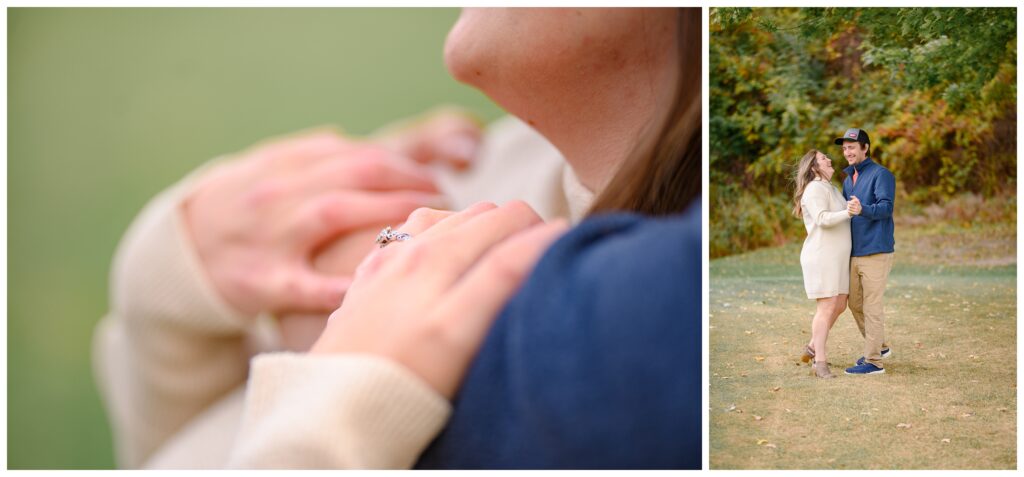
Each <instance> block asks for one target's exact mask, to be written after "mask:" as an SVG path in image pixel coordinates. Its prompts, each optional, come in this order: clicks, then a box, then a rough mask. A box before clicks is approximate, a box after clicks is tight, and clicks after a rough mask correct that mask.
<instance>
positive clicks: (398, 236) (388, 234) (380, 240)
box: [374, 225, 412, 248]
mask: <svg viewBox="0 0 1024 477" xmlns="http://www.w3.org/2000/svg"><path fill="white" fill-rule="evenodd" d="M411 238H412V235H409V234H407V233H405V232H393V231H391V226H390V225H389V226H387V227H384V230H381V231H380V233H379V234H377V240H375V241H374V243H376V244H380V248H384V247H387V246H388V244H390V243H391V242H404V241H406V240H409V239H411Z"/></svg>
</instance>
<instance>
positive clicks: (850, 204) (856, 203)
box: [846, 195, 863, 217]
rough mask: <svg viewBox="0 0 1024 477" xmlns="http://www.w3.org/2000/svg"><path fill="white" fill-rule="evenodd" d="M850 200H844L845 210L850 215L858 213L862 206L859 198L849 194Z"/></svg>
mask: <svg viewBox="0 0 1024 477" xmlns="http://www.w3.org/2000/svg"><path fill="white" fill-rule="evenodd" d="M850 197H851V200H849V201H847V202H846V212H847V213H849V214H850V217H853V216H855V215H860V213H861V211H862V210H863V207H862V206H861V203H860V199H858V198H857V196H855V195H854V196H850Z"/></svg>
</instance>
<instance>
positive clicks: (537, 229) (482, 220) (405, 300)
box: [310, 202, 568, 398]
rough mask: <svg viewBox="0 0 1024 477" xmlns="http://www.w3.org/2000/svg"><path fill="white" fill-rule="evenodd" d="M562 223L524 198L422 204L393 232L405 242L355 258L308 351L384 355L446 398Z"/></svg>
mask: <svg viewBox="0 0 1024 477" xmlns="http://www.w3.org/2000/svg"><path fill="white" fill-rule="evenodd" d="M567 228H568V226H567V224H566V223H565V222H564V221H562V220H559V221H554V222H550V223H546V224H545V223H543V222H542V221H541V219H540V217H538V216H537V214H536V213H535V212H534V211H533V210H532V209H531V208H530V207H529V206H527V205H526V204H524V203H522V202H510V203H508V204H506V205H504V206H501V207H496V206H495V205H494V204H489V203H480V204H476V205H474V206H472V207H470V208H468V209H466V210H464V211H462V212H458V213H455V212H444V211H438V210H432V209H419V210H417V211H416V212H414V213H413V214H412V215H411V216H410V217H409V220H408V222H406V223H405V224H404V225H402V226H401V227H400V229H399V230H400V231H402V232H405V233H409V234H411V235H412V237H413V238H412V240H408V241H404V242H396V243H393V244H390V245H388V246H387V247H386V248H382V249H378V250H376V251H374V252H372V253H371V254H370V255H368V256H367V257H366V258H365V259H364V260H363V262H362V263H361V264H360V265H359V267H358V269H357V270H356V274H355V280H354V282H353V284H352V286H351V288H350V289H349V291H348V293H347V295H346V297H345V301H344V303H343V304H342V306H341V307H340V308H339V309H338V310H337V311H335V312H334V313H333V314H332V315H331V318H330V319H329V320H328V322H327V327H326V328H325V330H324V332H323V334H321V336H320V338H319V339H318V340H317V342H316V343H315V344H314V345H313V347H312V349H311V350H310V353H311V354H334V353H358V354H372V355H376V356H381V357H384V358H387V359H390V360H392V361H394V362H396V363H398V364H400V365H402V366H404V367H405V368H407V369H409V370H410V371H412V372H413V373H414V374H416V375H417V376H419V377H420V378H422V379H423V380H424V381H425V382H426V383H427V384H428V385H430V386H431V387H432V388H433V389H435V390H436V391H438V392H439V393H440V394H442V395H444V396H445V397H447V398H451V397H453V396H454V394H455V391H456V390H457V389H458V386H459V384H460V382H461V381H462V378H463V375H464V374H465V372H466V370H467V368H468V366H469V363H470V361H471V360H472V358H473V356H475V354H476V352H477V350H478V349H479V347H480V344H481V343H482V341H483V339H484V337H485V336H486V333H487V330H488V329H489V328H490V326H491V323H492V322H493V320H494V319H495V318H496V317H497V315H498V313H499V311H500V310H501V308H502V306H504V304H505V302H506V301H507V300H508V299H509V297H510V296H511V295H512V294H513V293H514V292H515V291H516V290H517V289H518V288H519V285H520V284H521V283H522V281H523V280H524V279H525V277H526V276H527V274H528V273H529V272H530V271H531V270H532V269H533V266H534V264H535V263H536V261H537V260H538V259H539V258H540V256H541V254H542V253H543V252H544V250H546V249H547V248H548V246H549V245H550V244H551V242H552V241H554V240H555V239H556V238H557V237H558V236H559V235H561V234H562V233H564V232H565V230H566V229H567Z"/></svg>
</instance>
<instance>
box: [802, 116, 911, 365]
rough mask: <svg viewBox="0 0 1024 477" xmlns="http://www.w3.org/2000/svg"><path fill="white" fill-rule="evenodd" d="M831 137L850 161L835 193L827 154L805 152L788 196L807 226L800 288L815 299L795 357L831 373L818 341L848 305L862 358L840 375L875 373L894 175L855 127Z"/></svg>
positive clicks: (882, 352) (880, 351)
mask: <svg viewBox="0 0 1024 477" xmlns="http://www.w3.org/2000/svg"><path fill="white" fill-rule="evenodd" d="M834 142H835V144H836V145H838V146H842V151H843V156H844V157H846V160H847V161H848V162H849V163H850V166H849V167H847V168H846V169H844V170H843V172H845V173H846V175H847V177H846V180H844V181H843V191H842V192H840V191H839V189H838V188H836V187H835V186H834V185H832V182H831V180H832V175H833V174H834V173H835V169H833V167H832V159H830V158H829V157H828V156H826V155H825V154H824V153H822V152H821V151H818V150H814V149H812V150H811V151H809V152H808V153H807V154H805V155H804V157H803V158H802V159H801V160H800V164H799V166H798V168H797V176H796V190H795V192H794V194H793V202H794V203H795V205H794V207H793V213H794V215H796V216H797V217H802V218H803V221H804V226H805V227H806V228H807V239H806V240H805V241H804V246H803V249H802V250H801V252H800V265H801V267H802V268H803V275H804V288H805V289H806V291H807V297H808V298H810V299H813V300H817V302H818V307H817V312H816V313H815V314H814V319H813V321H812V324H811V341H810V343H808V344H807V345H806V346H805V347H804V352H803V356H802V358H801V359H802V361H804V362H807V361H811V360H813V362H812V367H813V374H814V375H815V376H817V377H819V378H834V377H835V375H833V374H832V372H831V371H829V368H828V358H827V353H826V347H825V342H826V341H827V339H828V332H829V330H830V329H832V325H833V324H835V322H836V319H837V318H839V315H840V314H841V313H842V312H843V310H845V309H846V306H847V302H849V306H850V311H852V312H853V318H854V319H855V320H856V321H857V327H858V328H860V334H861V336H863V337H864V355H863V356H861V357H860V359H858V360H857V362H856V365H854V366H852V367H850V368H847V369H846V374H882V373H885V368H884V366H883V365H882V358H887V357H889V356H890V355H891V354H892V353H891V351H890V349H889V345H888V344H886V342H885V324H884V317H885V312H884V310H883V306H882V297H883V295H884V294H885V283H886V280H887V279H888V278H889V270H890V269H891V268H892V260H893V246H894V244H895V240H894V239H893V221H892V212H893V200H894V196H895V194H896V178H895V177H894V176H893V175H892V172H889V170H888V169H886V168H885V167H883V166H882V165H880V164H878V163H876V162H874V161H872V160H871V157H870V152H871V151H870V149H871V141H870V139H868V133H867V132H865V131H864V130H863V129H857V128H853V129H847V130H846V133H845V134H843V137H840V138H837V139H836V140H835V141H834Z"/></svg>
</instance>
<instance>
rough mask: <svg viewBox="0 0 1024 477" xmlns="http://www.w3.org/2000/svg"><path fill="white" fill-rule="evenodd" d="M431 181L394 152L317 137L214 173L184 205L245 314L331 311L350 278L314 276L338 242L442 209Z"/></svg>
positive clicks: (227, 294) (287, 142)
mask: <svg viewBox="0 0 1024 477" xmlns="http://www.w3.org/2000/svg"><path fill="white" fill-rule="evenodd" d="M440 203H441V197H440V196H439V195H438V190H437V188H436V186H435V184H434V182H433V179H432V176H431V174H430V173H429V172H428V171H427V170H426V169H425V168H424V167H423V166H421V165H419V164H417V163H415V162H413V161H409V160H407V159H405V158H404V157H402V156H400V155H399V154H397V153H395V152H393V150H392V149H390V148H387V147H384V146H378V145H374V144H370V143H361V142H356V141H350V140H347V139H345V138H343V137H341V136H340V135H338V134H337V133H334V132H331V131H318V132H313V133H307V134H302V135H299V136H295V137H290V138H285V139H282V140H277V141H273V142H270V143H267V144H265V145H262V146H261V147H258V148H256V149H254V150H252V151H249V152H245V153H243V154H242V155H241V157H239V158H237V159H235V160H232V161H230V162H227V163H225V164H222V165H220V166H219V167H217V168H215V169H213V170H212V171H210V172H209V173H208V174H207V175H206V176H205V177H204V178H202V179H201V181H200V183H199V184H198V186H197V187H196V189H195V190H193V192H192V194H191V195H190V196H189V197H188V198H187V199H186V201H185V204H184V207H183V209H184V219H185V223H186V226H187V228H188V230H189V233H190V234H191V236H192V239H193V242H194V243H195V247H196V250H197V251H198V254H199V257H200V260H201V261H202V263H203V266H204V268H205V270H206V272H207V275H208V276H209V278H210V280H211V281H212V282H213V285H214V286H215V287H216V289H217V290H218V292H219V293H220V294H221V296H222V297H223V298H224V299H225V300H226V301H227V302H228V303H230V304H231V305H232V306H234V307H235V308H236V309H238V310H239V311H241V312H243V313H247V314H255V313H258V312H271V313H287V312H297V313H303V312H306V313H310V312H328V311H330V310H332V309H334V308H336V307H337V306H338V303H339V302H340V300H341V298H342V296H343V295H344V293H345V290H346V289H347V288H348V286H349V284H350V282H351V279H350V278H349V277H345V276H330V275H325V274H321V273H318V272H316V271H315V270H314V269H313V267H312V259H313V257H314V256H315V255H316V253H317V251H318V250H319V249H320V248H322V247H323V246H324V245H325V244H327V243H328V242H330V241H331V240H332V239H334V238H336V237H339V236H341V235H344V234H346V233H347V232H350V231H353V230H358V229H361V228H364V227H371V226H376V225H377V224H381V223H389V222H399V221H401V220H402V219H403V218H404V217H406V216H407V215H408V214H409V212H410V211H412V210H413V209H416V208H418V207H424V206H435V207H436V206H439V204H440Z"/></svg>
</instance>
